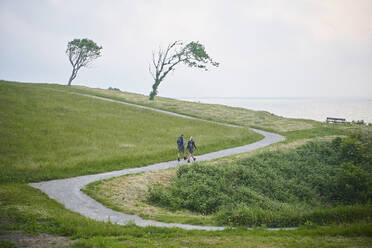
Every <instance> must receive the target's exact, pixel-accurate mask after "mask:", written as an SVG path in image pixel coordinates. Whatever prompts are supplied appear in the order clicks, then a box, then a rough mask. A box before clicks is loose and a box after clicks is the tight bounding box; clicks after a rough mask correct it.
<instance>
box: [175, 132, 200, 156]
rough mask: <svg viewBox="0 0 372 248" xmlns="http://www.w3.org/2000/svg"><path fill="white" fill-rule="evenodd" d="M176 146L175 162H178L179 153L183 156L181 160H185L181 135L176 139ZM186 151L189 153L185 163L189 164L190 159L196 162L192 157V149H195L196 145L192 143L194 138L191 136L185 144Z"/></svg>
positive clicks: (183, 140) (183, 141)
mask: <svg viewBox="0 0 372 248" xmlns="http://www.w3.org/2000/svg"><path fill="white" fill-rule="evenodd" d="M177 146H178V155H177V160H178V161H180V160H181V159H180V153H182V154H183V159H184V160H186V156H185V138H184V136H183V134H181V136H180V137H178V139H177ZM186 148H187V151H188V153H189V155H188V157H187V162H188V163H190V158H192V159H193V160H194V161H195V160H196V158H195V156H194V149H195V148H196V145H195V142H194V138H193V137H192V136H191V137H190V139H189V141H188V142H187V146H186Z"/></svg>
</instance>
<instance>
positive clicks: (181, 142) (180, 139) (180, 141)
mask: <svg viewBox="0 0 372 248" xmlns="http://www.w3.org/2000/svg"><path fill="white" fill-rule="evenodd" d="M177 145H178V146H183V140H182V137H178V139H177Z"/></svg>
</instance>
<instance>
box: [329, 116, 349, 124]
mask: <svg viewBox="0 0 372 248" xmlns="http://www.w3.org/2000/svg"><path fill="white" fill-rule="evenodd" d="M327 123H346V119H345V118H333V117H327Z"/></svg>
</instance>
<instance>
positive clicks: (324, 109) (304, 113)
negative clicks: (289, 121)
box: [183, 98, 372, 123]
mask: <svg viewBox="0 0 372 248" xmlns="http://www.w3.org/2000/svg"><path fill="white" fill-rule="evenodd" d="M183 100H188V101H197V102H202V103H215V104H223V105H229V106H233V107H242V108H247V109H253V110H264V111H268V112H270V113H273V114H276V115H279V116H284V117H291V118H302V119H312V120H317V121H325V119H326V118H327V117H336V118H346V121H352V120H364V121H365V122H370V123H372V98H371V99H341V98H340V99H327V98H183Z"/></svg>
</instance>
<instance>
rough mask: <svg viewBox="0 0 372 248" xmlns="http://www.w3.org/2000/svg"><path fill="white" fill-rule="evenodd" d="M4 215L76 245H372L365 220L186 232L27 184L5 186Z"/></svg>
mask: <svg viewBox="0 0 372 248" xmlns="http://www.w3.org/2000/svg"><path fill="white" fill-rule="evenodd" d="M0 202H1V205H0V218H6V219H9V220H10V221H11V223H12V224H11V225H10V226H8V227H7V229H8V230H19V229H21V230H24V231H26V232H29V233H31V234H32V233H34V234H36V233H40V232H44V233H50V234H58V235H64V236H70V237H72V238H73V239H75V240H77V241H76V242H75V243H74V244H72V245H71V247H107V248H110V247H128V246H132V247H158V246H161V247H184V246H188V247H216V246H217V247H218V246H220V247H240V246H244V247H264V246H267V247H298V246H299V245H301V246H303V247H371V246H372V238H371V236H372V227H371V225H369V224H368V223H366V222H359V223H354V224H350V225H333V226H330V227H319V226H316V225H309V224H308V225H307V226H303V227H301V228H300V229H299V230H294V231H284V230H283V231H275V232H270V231H265V230H262V229H255V230H246V229H244V228H238V229H235V230H226V231H216V232H207V231H186V230H181V229H177V228H155V227H147V228H140V227H137V226H134V225H127V226H119V225H114V224H110V223H102V222H97V221H93V220H90V219H87V218H84V217H82V216H80V215H79V214H76V213H73V212H71V211H69V210H66V209H65V208H64V207H63V206H61V204H59V203H57V202H55V201H54V200H51V199H49V198H48V197H47V196H46V195H45V194H43V193H41V192H40V191H39V190H36V189H34V188H31V187H30V186H28V185H25V184H10V183H8V184H2V185H1V186H0Z"/></svg>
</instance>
